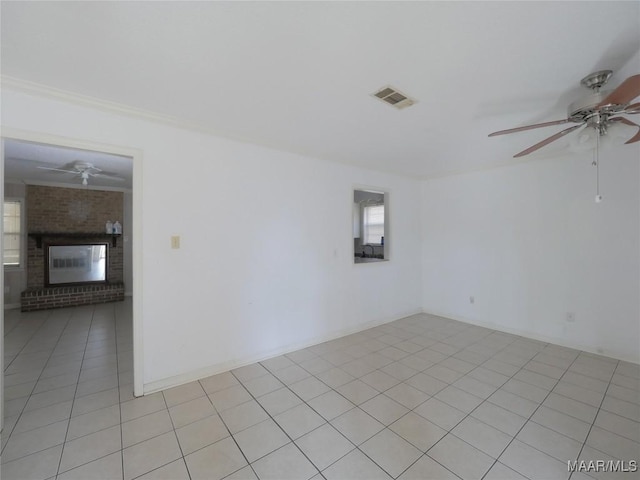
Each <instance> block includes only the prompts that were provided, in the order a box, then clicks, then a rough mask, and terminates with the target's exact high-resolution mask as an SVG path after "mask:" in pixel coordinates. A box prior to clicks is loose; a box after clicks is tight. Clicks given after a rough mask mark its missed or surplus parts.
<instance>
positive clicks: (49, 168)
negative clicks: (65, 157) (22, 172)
mask: <svg viewBox="0 0 640 480" xmlns="http://www.w3.org/2000/svg"><path fill="white" fill-rule="evenodd" d="M37 168H39V169H40V170H51V171H53V172H63V173H73V174H74V175H77V174H78V173H80V172H76V171H74V170H63V169H61V168H52V167H42V166H39V167H37Z"/></svg>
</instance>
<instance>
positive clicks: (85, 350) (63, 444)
mask: <svg viewBox="0 0 640 480" xmlns="http://www.w3.org/2000/svg"><path fill="white" fill-rule="evenodd" d="M95 313H96V310H95V307H92V309H91V321H90V322H89V329H88V331H87V340H86V342H85V345H84V351H83V352H82V361H81V363H80V372H79V373H78V383H76V389H75V392H74V394H73V400H72V401H71V411H70V412H69V419H68V421H67V430H66V432H65V434H64V442H62V452H60V459H59V460H58V469H57V470H56V478H57V476H58V475H60V473H61V472H60V466H61V465H62V457H63V456H64V451H65V447H66V443H67V437H68V435H69V427H70V426H71V415H72V413H73V405H74V404H75V402H76V395H77V394H78V385H80V375H81V373H82V364H83V363H84V356H85V354H86V353H87V345H88V343H89V337H90V335H91V326H92V325H93V319H94V316H95ZM71 318H73V315H71V317H70V319H71ZM67 325H68V324H67ZM65 330H66V327H65ZM78 466H80V465H78ZM62 473H64V472H62Z"/></svg>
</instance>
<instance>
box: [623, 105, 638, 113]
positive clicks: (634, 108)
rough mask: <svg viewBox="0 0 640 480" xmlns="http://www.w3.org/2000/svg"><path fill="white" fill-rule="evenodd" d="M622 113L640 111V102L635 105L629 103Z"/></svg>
mask: <svg viewBox="0 0 640 480" xmlns="http://www.w3.org/2000/svg"><path fill="white" fill-rule="evenodd" d="M621 113H626V114H634V113H640V103H634V104H633V105H629V106H628V107H627V108H625V109H624V112H621Z"/></svg>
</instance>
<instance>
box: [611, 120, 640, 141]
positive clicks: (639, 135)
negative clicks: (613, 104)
mask: <svg viewBox="0 0 640 480" xmlns="http://www.w3.org/2000/svg"><path fill="white" fill-rule="evenodd" d="M609 121H610V122H621V123H624V124H625V125H629V126H630V127H638V132H637V133H636V134H635V135H634V136H633V137H631V138H630V139H629V140H627V141H626V142H624V143H625V145H626V144H628V143H635V142H638V141H640V125H638V124H637V123H634V122H632V121H631V120H628V119H626V118H624V117H613V118H610V119H609Z"/></svg>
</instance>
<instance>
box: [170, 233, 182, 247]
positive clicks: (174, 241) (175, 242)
mask: <svg viewBox="0 0 640 480" xmlns="http://www.w3.org/2000/svg"><path fill="white" fill-rule="evenodd" d="M171 248H173V249H176V248H180V235H173V236H172V237H171Z"/></svg>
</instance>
